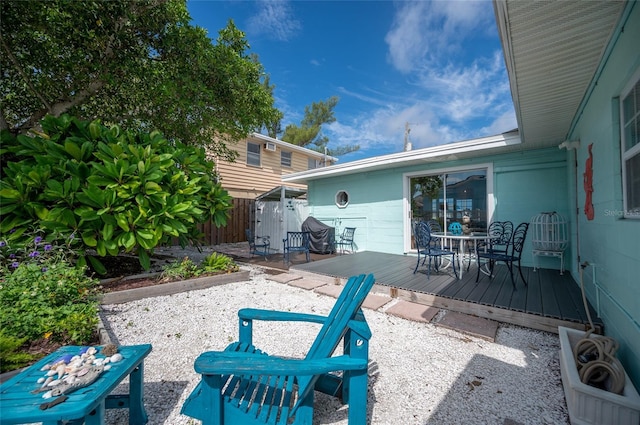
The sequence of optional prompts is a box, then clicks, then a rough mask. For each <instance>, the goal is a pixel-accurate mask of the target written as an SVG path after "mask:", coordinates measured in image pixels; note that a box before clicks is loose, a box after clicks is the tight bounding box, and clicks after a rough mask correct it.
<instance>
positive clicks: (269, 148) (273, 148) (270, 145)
mask: <svg viewBox="0 0 640 425" xmlns="http://www.w3.org/2000/svg"><path fill="white" fill-rule="evenodd" d="M264 150H266V151H271V152H275V151H276V144H275V143H273V142H267V143H265V144H264Z"/></svg>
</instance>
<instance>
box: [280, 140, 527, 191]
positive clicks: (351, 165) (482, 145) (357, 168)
mask: <svg viewBox="0 0 640 425" xmlns="http://www.w3.org/2000/svg"><path fill="white" fill-rule="evenodd" d="M520 143H521V141H520V136H519V134H518V132H517V131H514V132H509V133H503V134H498V135H495V136H488V137H482V138H479V139H472V140H466V141H462V142H455V143H449V144H445V145H438V146H432V147H428V148H423V149H416V150H412V151H408V152H399V153H393V154H389V155H382V156H375V157H373V158H366V159H361V160H358V161H353V162H347V163H345V164H339V165H331V166H329V167H324V168H316V169H313V170H307V171H300V172H297V173H291V174H287V175H285V176H282V181H283V182H295V183H298V182H304V181H307V180H315V179H321V178H324V177H332V176H335V175H338V174H340V175H344V174H352V173H356V172H361V171H371V170H376V169H385V168H393V167H398V166H403V165H411V164H412V163H419V162H433V161H434V160H436V159H438V158H443V160H446V159H447V157H449V156H451V155H456V154H461V153H470V152H477V151H482V150H486V149H495V148H501V147H507V146H512V145H518V144H520Z"/></svg>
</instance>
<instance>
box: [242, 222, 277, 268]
mask: <svg viewBox="0 0 640 425" xmlns="http://www.w3.org/2000/svg"><path fill="white" fill-rule="evenodd" d="M244 234H245V235H246V236H247V241H248V242H249V253H250V254H251V258H253V256H254V255H260V256H263V257H264V259H265V260H267V256H268V255H269V248H270V246H271V241H270V240H269V236H255V235H254V234H253V231H252V230H251V229H245V230H244Z"/></svg>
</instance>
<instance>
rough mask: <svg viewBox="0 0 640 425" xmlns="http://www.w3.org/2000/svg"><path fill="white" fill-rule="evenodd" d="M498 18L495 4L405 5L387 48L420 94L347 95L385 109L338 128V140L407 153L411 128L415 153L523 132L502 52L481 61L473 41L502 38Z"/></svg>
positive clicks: (488, 54)
mask: <svg viewBox="0 0 640 425" xmlns="http://www.w3.org/2000/svg"><path fill="white" fill-rule="evenodd" d="M493 19H494V17H493V9H492V6H491V3H489V2H487V1H432V2H403V3H400V5H399V7H398V9H397V10H396V16H395V18H394V20H393V24H392V26H391V28H390V30H389V32H388V33H387V36H386V38H385V42H386V43H387V46H388V60H389V61H390V63H391V64H392V66H393V67H394V68H395V69H396V70H397V71H398V72H400V73H402V74H403V75H404V76H405V78H407V80H409V81H410V82H411V84H412V87H413V89H412V90H411V91H410V92H408V93H397V92H396V93H393V94H385V93H380V92H378V91H374V90H369V91H368V90H367V89H365V90H363V91H361V92H356V91H354V90H351V89H350V88H341V89H340V91H341V94H342V95H345V96H351V97H353V98H357V99H359V100H364V101H367V102H369V103H371V104H374V105H377V106H379V108H378V109H377V110H376V111H375V112H374V113H371V112H368V113H367V116H366V117H363V118H361V119H359V118H353V119H352V122H350V123H345V122H342V123H334V124H333V125H332V126H331V128H330V130H331V132H332V133H333V134H332V136H333V137H331V140H335V141H338V142H339V144H342V143H344V144H354V143H358V144H360V145H361V149H362V150H372V151H373V150H378V151H379V150H380V149H376V148H379V147H381V146H384V147H385V150H386V151H387V152H399V151H401V150H402V147H403V139H404V129H405V123H410V127H411V132H410V135H409V137H410V140H411V142H412V145H413V148H414V149H417V148H424V147H428V146H434V145H441V144H444V143H449V142H454V141H459V140H466V139H469V138H476V137H482V136H487V135H492V134H498V133H501V132H504V131H508V130H511V129H513V128H516V127H517V124H516V120H515V113H514V111H513V103H512V100H511V96H510V91H509V81H508V78H507V74H506V71H505V69H504V63H503V56H502V51H501V50H499V49H496V50H495V51H493V52H486V53H485V56H481V53H480V49H478V50H477V51H476V50H470V49H476V48H477V47H478V44H477V43H478V38H476V39H473V37H475V36H477V35H478V34H480V35H481V36H482V37H481V39H483V38H484V37H486V36H487V35H489V31H495V26H494V24H493ZM494 36H495V33H494ZM474 43H475V44H474ZM465 49H466V50H465ZM487 122H488V123H489V124H486V123H487Z"/></svg>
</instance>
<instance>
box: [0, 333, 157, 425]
mask: <svg viewBox="0 0 640 425" xmlns="http://www.w3.org/2000/svg"><path fill="white" fill-rule="evenodd" d="M81 348H82V347H78V346H65V347H62V348H60V349H59V350H57V351H56V352H55V353H52V354H50V355H48V356H46V357H44V358H43V359H41V360H40V361H39V362H37V363H35V364H34V365H32V366H30V367H28V368H27V369H25V370H23V371H22V372H20V373H18V374H17V375H16V376H14V377H13V378H11V379H9V380H7V381H6V382H4V383H3V384H2V385H0V405H1V406H2V408H1V409H0V424H1V425H10V424H24V423H32V422H42V423H43V424H44V425H54V424H62V423H73V424H76V423H77V424H82V423H85V424H86V425H103V424H104V413H105V409H117V408H128V409H129V424H130V425H139V424H146V423H147V412H146V411H145V408H144V404H143V381H144V358H145V357H147V355H148V354H149V353H150V352H151V344H143V345H131V346H122V347H118V351H119V353H120V354H122V356H123V359H122V360H120V361H119V362H116V363H111V368H110V369H109V370H106V371H104V372H102V373H101V374H100V376H99V377H98V379H97V380H96V381H95V382H93V383H92V384H90V385H88V386H86V387H84V388H79V389H77V390H75V391H73V392H71V393H70V394H69V395H68V399H67V400H65V401H64V402H62V403H60V404H58V405H55V406H53V407H51V408H48V409H46V410H42V409H41V408H40V406H41V405H42V404H43V403H46V402H50V401H51V400H52V399H43V398H42V393H36V394H33V393H32V391H33V390H35V389H38V388H39V387H40V384H38V383H37V380H38V378H40V377H42V376H43V374H44V372H43V371H42V370H41V369H42V367H43V366H45V365H46V364H49V363H51V362H52V361H54V360H56V359H58V358H60V357H62V356H64V355H67V354H71V355H75V354H77V353H78V352H79V351H80V349H81ZM127 376H128V377H129V394H113V395H112V394H111V392H112V391H113V390H114V389H115V388H116V387H117V386H118V384H120V382H121V381H122V380H123V379H124V378H126V377H127Z"/></svg>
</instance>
